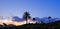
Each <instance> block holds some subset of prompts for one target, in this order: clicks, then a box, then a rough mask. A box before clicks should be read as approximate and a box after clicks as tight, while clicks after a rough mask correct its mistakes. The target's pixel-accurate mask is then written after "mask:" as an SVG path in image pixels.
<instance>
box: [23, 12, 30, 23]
mask: <svg viewBox="0 0 60 29" xmlns="http://www.w3.org/2000/svg"><path fill="white" fill-rule="evenodd" d="M23 18H24V19H26V24H27V19H30V18H31V16H30V14H29V12H24V14H23Z"/></svg>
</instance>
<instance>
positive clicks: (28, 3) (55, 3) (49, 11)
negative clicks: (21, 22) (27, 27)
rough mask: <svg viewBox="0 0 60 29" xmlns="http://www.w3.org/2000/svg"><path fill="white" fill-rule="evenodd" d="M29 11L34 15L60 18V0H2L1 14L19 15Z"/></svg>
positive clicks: (0, 3) (0, 5) (0, 0)
mask: <svg viewBox="0 0 60 29" xmlns="http://www.w3.org/2000/svg"><path fill="white" fill-rule="evenodd" d="M25 11H28V12H29V13H30V14H31V16H32V17H47V16H52V17H58V18H60V0H0V16H5V17H8V16H19V17H22V15H23V13H24V12H25Z"/></svg>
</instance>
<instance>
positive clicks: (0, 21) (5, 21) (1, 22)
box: [0, 19, 36, 26]
mask: <svg viewBox="0 0 60 29" xmlns="http://www.w3.org/2000/svg"><path fill="white" fill-rule="evenodd" d="M27 21H28V23H36V22H35V21H33V20H31V19H29V20H27ZM3 23H5V24H7V25H9V24H13V25H16V26H19V25H23V24H26V21H21V22H16V21H12V20H7V19H6V20H0V24H1V25H3Z"/></svg>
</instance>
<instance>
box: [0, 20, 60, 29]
mask: <svg viewBox="0 0 60 29" xmlns="http://www.w3.org/2000/svg"><path fill="white" fill-rule="evenodd" d="M0 26H2V25H0ZM0 29H60V21H56V22H52V23H48V24H45V23H36V24H25V25H22V26H15V25H8V26H7V25H6V26H5V27H3V26H2V27H0Z"/></svg>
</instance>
